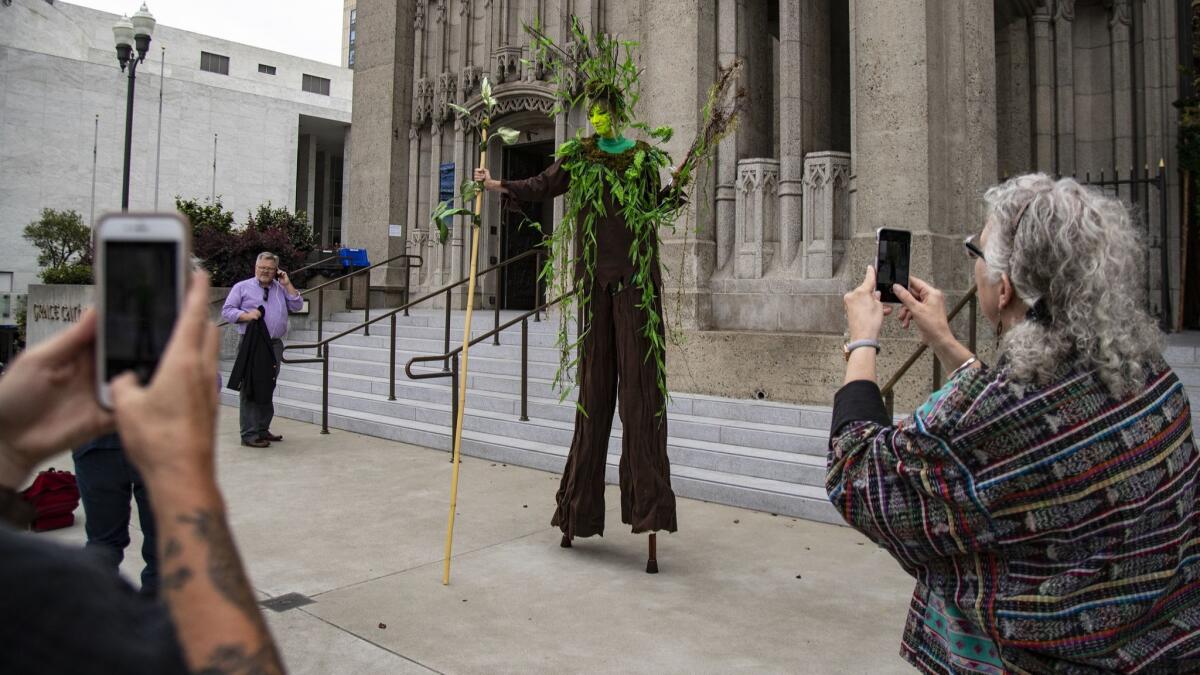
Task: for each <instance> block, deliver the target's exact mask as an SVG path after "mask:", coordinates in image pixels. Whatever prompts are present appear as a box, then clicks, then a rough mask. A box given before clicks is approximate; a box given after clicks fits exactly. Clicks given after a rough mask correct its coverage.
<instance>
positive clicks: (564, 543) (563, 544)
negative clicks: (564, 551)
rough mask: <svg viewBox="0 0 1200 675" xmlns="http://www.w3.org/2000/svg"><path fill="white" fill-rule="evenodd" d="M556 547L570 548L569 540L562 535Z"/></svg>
mask: <svg viewBox="0 0 1200 675" xmlns="http://www.w3.org/2000/svg"><path fill="white" fill-rule="evenodd" d="M558 545H559V546H561V547H562V548H571V538H570V537H568V536H567V535H565V534H564V535H563V538H562V541H560V542H558Z"/></svg>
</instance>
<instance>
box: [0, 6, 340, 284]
mask: <svg viewBox="0 0 1200 675" xmlns="http://www.w3.org/2000/svg"><path fill="white" fill-rule="evenodd" d="M139 3H140V0H130V3H129V5H130V11H131V12H132V11H135V10H136V9H137V5H138V4H139ZM151 11H153V7H151ZM118 18H119V17H118V16H116V15H114V14H109V13H106V12H100V11H96V10H92V9H87V8H84V7H79V6H77V5H70V4H67V3H63V2H50V1H47V0H4V1H3V2H0V288H8V287H9V286H10V285H11V288H12V290H14V291H16V292H23V291H24V289H25V288H26V286H27V285H28V284H29V283H36V281H37V273H38V268H37V262H36V251H35V249H34V248H33V247H32V246H30V245H29V243H28V242H26V241H25V240H24V239H23V238H22V237H21V231H22V229H23V228H24V227H25V226H26V225H27V224H29V223H30V222H33V221H35V220H36V219H37V218H38V216H39V214H40V213H41V210H42V209H43V208H54V209H60V210H61V209H74V210H76V211H78V212H79V213H80V214H81V215H82V216H83V219H84V221H85V222H88V223H89V224H90V223H91V221H92V219H93V217H95V218H99V217H100V215H101V214H103V213H106V212H109V211H115V210H119V208H120V204H121V173H122V163H123V160H124V142H125V107H126V86H127V82H128V78H127V77H125V75H124V74H123V73H122V72H121V70H120V66H119V64H118V63H117V56H116V49H115V47H114V45H113V35H112V25H113V23H114V22H116V21H117V19H118ZM164 49H165V52H164ZM164 55H165V60H164ZM160 73H161V76H160ZM352 88H353V73H352V71H351V70H349V69H348V68H344V67H339V66H335V65H331V64H326V63H321V62H318V61H312V60H308V59H302V58H298V57H294V56H288V55H286V54H280V53H278V52H272V51H268V50H265V49H258V48H256V47H250V46H247V45H243V44H238V43H235V42H229V41H227V40H220V39H217V38H213V37H209V36H205V35H199V34H196V33H191V32H188V31H183V30H178V29H174V28H171V27H169V26H162V25H159V26H158V27H157V28H156V29H155V31H154V36H153V42H152V43H151V45H150V54H149V55H148V56H147V58H146V60H145V62H144V63H142V64H141V65H140V66H139V67H138V71H137V89H136V97H135V103H134V116H133V120H134V121H133V153H132V163H131V169H130V173H131V176H130V199H129V206H130V209H131V210H137V211H144V210H152V209H154V208H155V206H156V204H157V207H158V208H159V209H164V210H165V209H170V208H173V204H174V198H175V196H176V195H178V196H181V197H184V198H196V199H201V200H206V199H209V198H211V197H212V195H213V194H214V191H215V194H216V195H217V196H219V197H220V198H221V200H222V201H223V202H224V204H225V206H226V208H229V209H231V210H233V212H234V214H235V216H236V217H237V219H238V221H239V222H241V221H244V219H245V217H246V214H247V212H248V211H249V210H251V209H253V208H255V207H257V206H258V205H259V204H262V203H264V202H267V201H270V202H272V203H273V204H275V205H286V206H288V207H289V208H293V209H297V210H304V211H306V212H308V213H309V220H310V221H311V222H312V223H313V225H314V228H316V232H317V233H318V234H319V235H320V238H321V239H322V240H323V241H324V242H326V243H333V242H338V241H341V218H342V205H343V203H345V200H346V198H347V194H348V187H349V186H348V185H347V184H346V183H345V182H344V181H343V175H344V168H343V167H344V166H345V165H346V164H345V161H344V159H345V154H346V151H347V149H348V141H349V131H350V101H351V90H352ZM160 94H161V96H162V118H161V119H162V123H161V129H160V126H159V99H160ZM160 131H161V146H160V145H159V137H160ZM214 140H215V151H214ZM160 149H161V154H160V153H159V152H158V151H159V150H160ZM93 151H94V154H93ZM93 167H94V168H93ZM156 186H157V190H156ZM93 189H94V197H93ZM93 214H94V216H93Z"/></svg>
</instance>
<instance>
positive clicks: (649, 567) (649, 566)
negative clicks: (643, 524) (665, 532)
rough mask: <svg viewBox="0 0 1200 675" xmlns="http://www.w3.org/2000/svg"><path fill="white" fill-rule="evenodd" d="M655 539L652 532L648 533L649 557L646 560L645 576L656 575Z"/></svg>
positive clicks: (655, 535) (655, 536)
mask: <svg viewBox="0 0 1200 675" xmlns="http://www.w3.org/2000/svg"><path fill="white" fill-rule="evenodd" d="M657 537H658V535H657V534H655V533H654V532H651V533H650V557H649V558H648V559H647V560H646V574H658V557H657V550H656V549H657Z"/></svg>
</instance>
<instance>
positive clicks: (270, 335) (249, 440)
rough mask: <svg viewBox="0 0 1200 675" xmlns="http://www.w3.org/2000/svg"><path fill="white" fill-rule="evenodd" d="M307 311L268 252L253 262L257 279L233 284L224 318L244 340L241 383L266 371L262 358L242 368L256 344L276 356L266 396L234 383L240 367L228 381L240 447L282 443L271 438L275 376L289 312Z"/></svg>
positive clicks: (264, 393) (262, 446) (298, 295)
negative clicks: (237, 413) (234, 394)
mask: <svg viewBox="0 0 1200 675" xmlns="http://www.w3.org/2000/svg"><path fill="white" fill-rule="evenodd" d="M303 306H304V300H303V299H302V298H301V297H300V293H299V292H298V291H297V290H296V287H295V286H293V285H292V280H291V279H289V278H288V274H287V272H284V271H283V270H280V269H279V256H277V255H275V254H274V253H270V252H266V251H264V252H263V253H259V254H258V259H257V260H255V261H254V276H253V277H251V278H249V279H246V280H245V281H239V282H238V283H236V284H234V286H233V288H231V289H230V290H229V297H227V298H226V299H225V306H224V307H223V308H222V309H221V317H222V318H224V319H225V320H226V321H228V322H229V323H231V324H234V325H236V327H237V331H238V333H241V335H242V345H241V346H239V347H238V365H242V366H243V367H244V370H243V371H242V373H241V374H242V377H243V379H249V378H250V377H251V372H253V371H254V370H258V371H260V372H261V371H262V369H264V368H266V367H267V364H266V363H264V362H262V361H264V359H259V362H257V363H250V364H247V363H244V358H245V357H244V355H250V358H251V359H253V358H254V357H253V356H252V355H253V354H255V353H256V352H257V350H255V349H253V348H252V342H253V341H255V340H258V339H261V338H266V339H268V340H269V341H270V350H269V353H270V355H271V356H273V357H274V358H273V359H272V362H271V363H270V367H271V371H270V379H271V387H269V388H266V391H262V389H263V388H262V387H259V388H257V389H258V390H257V391H254V392H253V393H251V391H250V387H247V386H246V385H245V383H244V382H240V383H239V382H238V381H235V380H238V378H237V376H238V375H239V370H240V369H239V368H238V367H237V365H235V367H234V377H231V378H230V382H229V386H230V388H236V389H239V392H240V394H239V404H240V409H241V427H242V445H245V446H248V447H251V448H266V447H269V446H270V445H271V442H272V441H282V440H283V436H279V435H276V434H272V433H271V420H272V418H274V417H275V405H274V404H273V403H272V402H271V397H272V392H273V390H274V381H275V377H276V376H277V375H278V374H279V364H280V362H281V361H282V360H283V336H285V335H287V330H288V312H296V311H299V310H300V308H301V307H303ZM255 322H259V323H258V324H256V323H255ZM263 351H264V352H265V351H266V350H265V349H264V350H263ZM247 371H249V372H247ZM239 385H240V386H239Z"/></svg>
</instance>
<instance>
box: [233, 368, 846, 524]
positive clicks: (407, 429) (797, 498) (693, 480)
mask: <svg viewBox="0 0 1200 675" xmlns="http://www.w3.org/2000/svg"><path fill="white" fill-rule="evenodd" d="M222 401H223V402H224V403H226V404H228V405H236V404H237V394H236V393H234V392H231V391H228V390H225V391H223V392H222ZM275 409H276V414H279V415H282V416H285V417H288V418H291V419H298V420H302V421H306V422H311V423H319V422H320V416H321V409H320V404H319V403H311V402H307V401H301V400H296V399H291V398H288V397H286V396H284V395H282V393H281V394H280V395H277V396H276V398H275ZM329 424H330V427H332V428H334V429H344V430H347V431H354V432H356V433H363V434H367V435H371V436H376V437H380V438H389V439H392V440H397V441H401V442H405V443H411V444H414V445H421V446H424V447H429V448H434V449H440V450H448V449H449V446H450V440H451V439H450V430H449V426H448V424H437V423H430V422H422V421H416V420H401V419H396V418H394V417H392V416H390V415H386V414H378V413H372V412H366V411H362V410H358V409H350V408H340V407H331V408H330V411H329ZM672 446H673V447H669V448H668V451H669V452H671V451H672V450H674V453H675V455H677V456H678V459H676V458H675V457H673V459H672V461H673V462H678V465H677V466H673V467H672V486H673V488H674V489H675V492H676V494H677V495H679V496H682V497H690V498H694V499H702V500H706V501H713V502H717V503H721V504H729V505H733V506H741V507H744V508H751V509H756V510H762V511H768V512H771V513H777V514H781V515H787V516H794V517H800V518H808V519H812V520H819V521H822V522H830V523H840V522H841V518H840V517H839V516H838V514H837V512H836V511H835V510H834V508H833V506H832V505H830V504H829V502H828V500H827V499H826V497H825V490H824V487H822V486H820V485H819V484H818V485H812V484H804V483H798V482H790V481H785V480H776V479H770V478H762V477H756V476H748V475H739V474H734V473H729V472H727V471H722V470H720V468H704V467H697V466H689V465H688V464H685V463H684V462H686V461H688V460H689V459H690V457H689V456H688V455H687V453H686V452H681V451H680V448H682V447H686V446H681V445H679V444H678V442H677V443H673V444H672ZM462 450H463V453H464V454H466V455H469V456H472V457H479V458H482V459H488V460H491V461H497V462H505V463H511V464H516V465H519V466H528V467H532V468H537V469H542V470H545V471H552V472H561V471H562V469H563V466H564V465H565V463H566V455H567V446H565V445H556V444H551V443H544V442H540V441H532V440H525V439H513V438H511V437H508V436H504V435H500V434H496V433H491V432H489V431H480V430H475V429H464V432H463V446H462ZM795 457H797V458H798V457H802V456H800V455H796V456H795ZM785 459H788V458H782V457H777V458H775V459H774V460H767V461H776V462H779V463H783V461H784V460H785ZM618 461H619V455H617V454H616V453H613V452H611V449H610V454H609V456H608V459H607V467H606V480H607V481H608V482H610V483H614V482H616V478H617V463H618ZM739 461H741V462H743V468H744V462H745V460H743V459H740V458H739ZM809 465H810V466H809V468H810V469H812V471H811V473H813V474H816V473H817V471H816V467H813V466H811V462H810V463H809ZM821 472H822V473H823V468H822V469H821Z"/></svg>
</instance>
